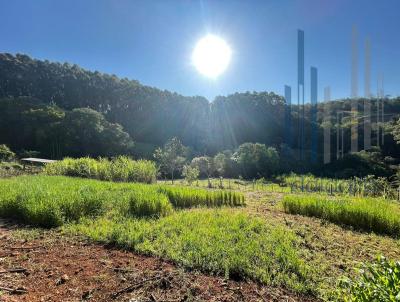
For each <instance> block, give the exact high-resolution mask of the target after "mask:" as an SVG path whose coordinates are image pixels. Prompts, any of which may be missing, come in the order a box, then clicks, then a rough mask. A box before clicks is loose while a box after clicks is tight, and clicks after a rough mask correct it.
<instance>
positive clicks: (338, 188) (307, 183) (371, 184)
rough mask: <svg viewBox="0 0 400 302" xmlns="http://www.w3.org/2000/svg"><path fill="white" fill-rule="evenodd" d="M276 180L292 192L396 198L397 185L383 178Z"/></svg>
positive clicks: (297, 177) (291, 177)
mask: <svg viewBox="0 0 400 302" xmlns="http://www.w3.org/2000/svg"><path fill="white" fill-rule="evenodd" d="M278 180H279V181H280V182H281V183H282V184H284V185H286V186H288V187H290V188H291V191H292V192H319V193H327V194H330V195H336V194H339V195H351V196H370V197H383V198H388V199H395V198H397V197H398V196H397V195H398V185H399V184H398V183H396V182H395V181H393V182H392V183H391V182H389V181H388V180H387V178H384V177H374V176H373V175H368V176H366V177H352V178H350V179H332V178H321V177H315V176H313V175H311V174H309V175H297V174H294V173H292V174H289V175H283V176H279V177H278Z"/></svg>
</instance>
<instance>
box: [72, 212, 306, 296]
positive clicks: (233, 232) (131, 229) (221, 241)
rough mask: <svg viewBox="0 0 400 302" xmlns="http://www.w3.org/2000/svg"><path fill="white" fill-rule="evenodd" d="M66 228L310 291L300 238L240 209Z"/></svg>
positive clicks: (210, 268) (223, 272)
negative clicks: (300, 252) (300, 251)
mask: <svg viewBox="0 0 400 302" xmlns="http://www.w3.org/2000/svg"><path fill="white" fill-rule="evenodd" d="M67 229H69V231H71V230H72V232H74V233H77V234H84V235H86V236H89V237H90V238H92V239H93V240H95V241H99V242H103V243H112V244H115V245H117V246H120V247H123V248H127V249H130V250H133V251H136V252H139V253H144V254H151V255H156V256H160V257H163V258H167V259H170V260H173V261H174V262H176V263H178V264H181V265H183V266H184V267H188V268H195V269H200V270H202V271H205V272H211V273H214V274H219V275H225V276H226V277H230V278H234V279H242V278H248V279H253V280H257V281H260V282H263V283H265V284H269V285H282V286H286V287H288V288H291V289H293V290H296V291H300V292H306V291H309V289H310V288H309V286H308V281H307V274H308V269H307V266H306V264H305V263H304V262H303V261H302V260H301V257H300V256H299V254H298V247H297V241H296V237H295V235H294V234H293V233H292V232H291V231H290V230H289V229H287V228H285V227H271V226H268V225H267V224H266V223H265V222H264V221H263V220H262V219H259V218H254V217H251V216H249V215H248V214H245V213H242V212H240V211H238V210H232V209H196V210H186V211H178V212H176V213H174V214H172V215H170V216H167V217H163V218H160V219H156V220H145V219H128V220H127V219H124V218H121V217H118V216H117V217H116V216H113V217H112V218H110V217H103V218H100V219H97V220H92V219H86V220H84V221H82V222H81V223H80V224H77V225H72V226H69V227H68V228H67Z"/></svg>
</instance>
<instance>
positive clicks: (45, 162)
mask: <svg viewBox="0 0 400 302" xmlns="http://www.w3.org/2000/svg"><path fill="white" fill-rule="evenodd" d="M21 160H22V161H29V162H32V163H42V164H49V163H54V162H55V161H56V160H53V159H44V158H34V157H28V158H22V159H21Z"/></svg>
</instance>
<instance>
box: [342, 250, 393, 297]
mask: <svg viewBox="0 0 400 302" xmlns="http://www.w3.org/2000/svg"><path fill="white" fill-rule="evenodd" d="M339 285H340V287H341V293H340V294H341V298H342V299H343V300H344V301H346V302H397V301H400V262H399V261H397V262H393V261H389V260H387V259H386V258H385V257H383V256H380V257H379V258H378V259H377V261H376V262H374V263H372V264H369V265H365V264H364V265H363V268H362V269H360V271H359V276H358V278H357V279H356V280H352V279H349V278H346V279H342V280H341V281H340V283H339Z"/></svg>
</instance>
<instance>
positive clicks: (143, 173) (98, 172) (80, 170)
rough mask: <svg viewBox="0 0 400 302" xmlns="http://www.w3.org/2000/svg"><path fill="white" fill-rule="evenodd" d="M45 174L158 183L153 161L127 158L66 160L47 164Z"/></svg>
mask: <svg viewBox="0 0 400 302" xmlns="http://www.w3.org/2000/svg"><path fill="white" fill-rule="evenodd" d="M44 173H45V174H47V175H64V176H75V177H83V178H95V179H100V180H109V181H111V180H112V181H123V182H143V183H153V182H155V181H156V175H157V168H156V165H155V163H154V162H152V161H148V160H137V161H135V160H132V159H130V158H129V157H127V156H118V157H116V158H114V159H112V160H108V159H105V158H100V159H98V160H96V159H93V158H89V157H83V158H77V159H73V158H65V159H63V160H61V161H57V162H54V163H51V164H47V165H46V167H45V169H44Z"/></svg>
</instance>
